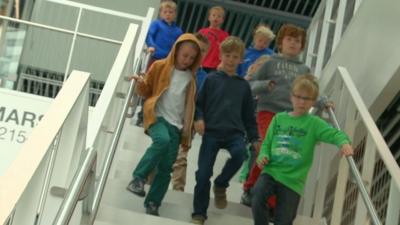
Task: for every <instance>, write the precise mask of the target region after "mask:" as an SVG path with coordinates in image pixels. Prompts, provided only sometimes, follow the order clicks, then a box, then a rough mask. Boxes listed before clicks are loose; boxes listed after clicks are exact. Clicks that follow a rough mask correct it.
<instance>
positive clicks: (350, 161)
mask: <svg viewBox="0 0 400 225" xmlns="http://www.w3.org/2000/svg"><path fill="white" fill-rule="evenodd" d="M328 113H329V117H330V119H331V121H332V123H333V125H334V126H335V127H336V128H337V129H338V130H341V129H340V126H339V123H338V121H337V119H336V116H335V113H334V112H333V110H332V108H331V107H329V108H328ZM346 160H347V162H348V164H349V166H350V170H351V172H352V174H353V176H354V179H355V181H356V184H357V187H358V189H359V190H360V192H361V197H362V199H363V200H364V203H365V206H366V207H367V210H368V213H369V215H370V216H371V219H372V221H373V223H374V224H375V225H381V222H380V220H379V217H378V215H377V213H376V209H375V207H374V205H373V204H372V201H371V198H370V197H369V194H368V191H367V189H366V188H365V185H364V183H363V181H362V178H361V175H360V172H359V171H358V168H357V165H356V163H355V162H354V159H353V157H352V156H346Z"/></svg>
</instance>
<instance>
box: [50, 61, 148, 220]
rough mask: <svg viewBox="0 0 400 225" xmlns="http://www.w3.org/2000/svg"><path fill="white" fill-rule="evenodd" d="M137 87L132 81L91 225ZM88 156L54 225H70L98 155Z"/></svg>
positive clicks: (99, 185) (100, 182) (102, 173)
mask: <svg viewBox="0 0 400 225" xmlns="http://www.w3.org/2000/svg"><path fill="white" fill-rule="evenodd" d="M146 59H147V60H148V59H149V57H146ZM139 60H142V58H140V59H139ZM146 64H147V63H144V65H146ZM135 65H136V68H134V70H135V71H138V69H139V68H140V64H139V63H135ZM135 86H136V82H135V81H134V80H132V81H131V83H130V86H129V89H128V95H127V97H126V98H125V101H124V105H123V109H122V113H121V115H120V117H119V119H118V123H117V127H116V130H115V133H114V136H113V140H112V142H111V146H110V148H109V151H108V152H107V155H106V156H105V160H104V166H103V169H102V171H100V176H99V179H98V183H97V188H96V189H95V190H94V197H93V203H91V205H90V218H89V224H93V222H94V219H95V218H96V214H97V211H98V208H99V205H100V200H101V197H100V196H102V194H103V191H104V188H105V184H106V181H107V177H108V175H109V172H110V168H111V164H112V161H113V159H114V155H115V152H116V149H117V145H118V142H119V139H120V136H121V132H122V129H123V126H124V122H125V118H126V117H125V115H126V112H127V110H128V107H129V102H130V99H131V98H132V96H133V92H134V91H133V90H134V89H135ZM87 152H88V153H87V155H86V157H85V159H84V161H83V163H82V165H81V166H80V167H79V168H78V171H77V173H76V174H75V176H74V178H73V179H72V181H71V185H70V187H69V188H68V191H67V193H66V197H65V198H64V200H63V202H62V205H61V207H60V210H59V211H58V213H57V216H56V217H55V219H54V222H53V225H66V224H68V222H69V220H70V218H71V216H72V214H73V211H74V209H75V206H76V204H77V202H78V200H79V196H80V195H81V193H82V190H83V189H84V185H85V182H86V181H87V178H88V177H89V175H90V172H91V168H92V167H93V165H95V164H96V163H95V162H96V156H97V153H96V151H95V149H93V148H90V149H88V151H87Z"/></svg>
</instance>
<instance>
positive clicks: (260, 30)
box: [253, 24, 275, 41]
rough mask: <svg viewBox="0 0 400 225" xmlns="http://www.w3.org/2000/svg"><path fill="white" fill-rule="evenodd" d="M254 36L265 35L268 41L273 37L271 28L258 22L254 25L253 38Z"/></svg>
mask: <svg viewBox="0 0 400 225" xmlns="http://www.w3.org/2000/svg"><path fill="white" fill-rule="evenodd" d="M256 36H262V37H265V38H267V39H268V40H269V41H272V40H274V38H275V34H274V32H272V30H271V29H270V28H269V27H268V26H266V25H264V24H260V25H258V26H257V27H256V29H255V30H254V33H253V37H254V38H255V37H256Z"/></svg>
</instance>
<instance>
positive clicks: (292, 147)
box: [258, 112, 350, 195]
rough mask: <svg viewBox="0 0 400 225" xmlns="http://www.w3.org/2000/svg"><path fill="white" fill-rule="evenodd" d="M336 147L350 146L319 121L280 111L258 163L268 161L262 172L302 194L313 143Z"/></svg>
mask: <svg viewBox="0 0 400 225" xmlns="http://www.w3.org/2000/svg"><path fill="white" fill-rule="evenodd" d="M320 141H322V142H326V143H330V144H335V145H336V146H338V147H339V148H340V147H341V146H342V145H343V144H347V143H350V140H349V138H348V137H347V135H346V134H345V133H344V132H342V131H339V130H337V129H335V128H333V127H332V126H331V125H329V124H328V123H327V122H325V121H324V120H322V119H321V118H319V117H317V116H314V115H310V114H304V115H302V116H299V117H294V116H291V115H289V114H288V113H287V112H281V113H278V114H276V115H275V117H274V118H273V119H272V122H271V124H270V126H269V128H268V132H267V135H266V137H265V139H264V141H263V143H262V146H261V151H260V154H259V156H258V160H261V159H262V158H263V157H266V158H267V159H268V163H267V165H266V166H265V167H264V169H263V171H262V173H268V174H269V175H271V176H272V177H273V178H274V179H275V180H277V181H278V182H280V183H282V184H284V185H286V186H287V187H289V188H290V189H292V190H294V191H295V192H297V193H298V194H300V195H303V189H304V184H305V182H306V179H307V174H308V171H309V170H310V167H311V165H312V161H313V157H314V146H315V144H316V143H317V142H320Z"/></svg>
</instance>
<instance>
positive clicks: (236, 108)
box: [195, 71, 258, 142]
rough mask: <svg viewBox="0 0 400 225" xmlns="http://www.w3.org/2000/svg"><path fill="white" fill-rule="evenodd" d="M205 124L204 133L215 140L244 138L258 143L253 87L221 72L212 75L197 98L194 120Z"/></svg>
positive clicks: (242, 80) (244, 81)
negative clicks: (215, 138) (231, 137)
mask: <svg viewBox="0 0 400 225" xmlns="http://www.w3.org/2000/svg"><path fill="white" fill-rule="evenodd" d="M201 119H203V120H204V123H205V128H206V129H205V133H206V134H209V135H212V136H214V137H217V138H218V137H221V138H222V137H228V136H232V135H236V134H239V135H243V137H245V135H246V136H247V138H248V139H249V141H251V142H253V141H257V140H258V131H257V123H256V119H255V113H254V103H253V96H252V94H251V89H250V85H249V84H248V82H247V81H246V80H244V79H243V78H241V77H239V76H229V75H227V74H226V73H224V72H222V71H217V72H212V73H209V74H208V75H207V77H206V79H205V81H204V83H203V87H202V88H201V89H200V92H199V93H198V95H197V100H196V111H195V120H201Z"/></svg>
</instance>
